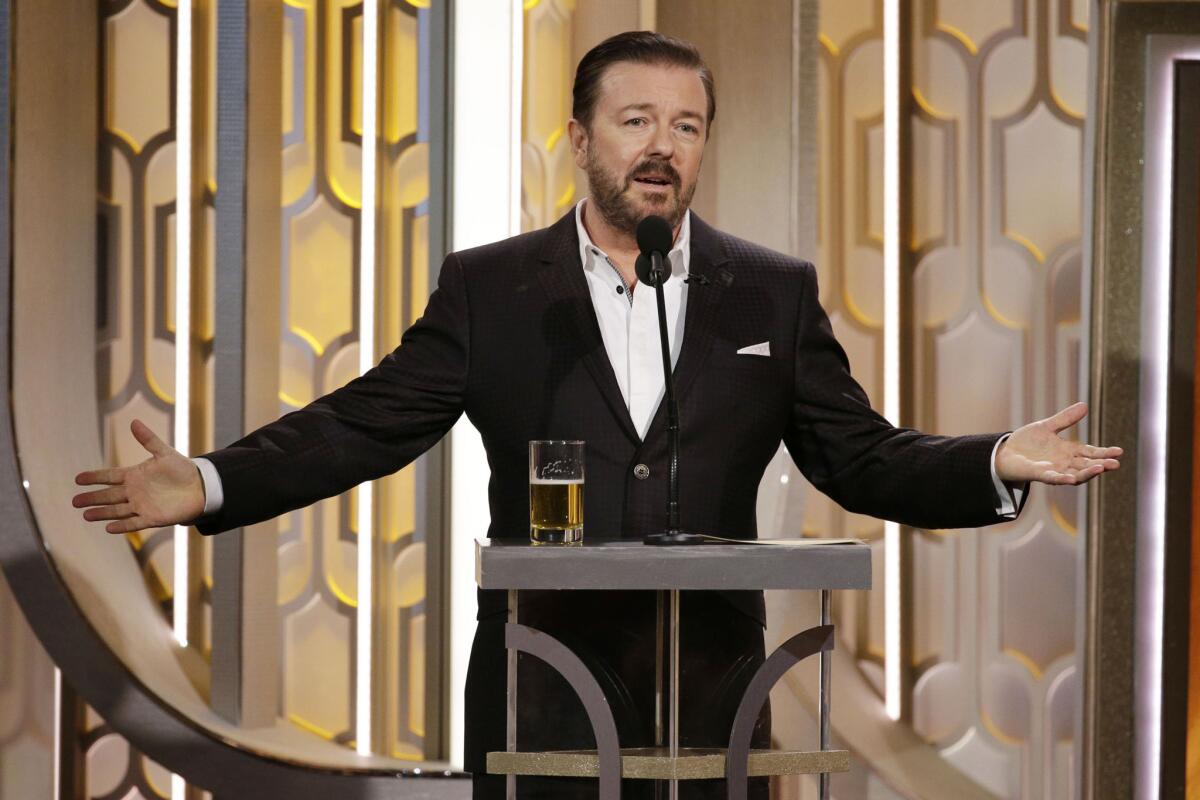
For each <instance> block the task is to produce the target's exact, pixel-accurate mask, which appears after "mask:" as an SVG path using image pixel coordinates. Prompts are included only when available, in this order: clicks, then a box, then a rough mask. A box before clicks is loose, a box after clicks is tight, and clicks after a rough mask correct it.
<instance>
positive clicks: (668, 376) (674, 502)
mask: <svg viewBox="0 0 1200 800" xmlns="http://www.w3.org/2000/svg"><path fill="white" fill-rule="evenodd" d="M650 277H651V278H652V279H653V280H652V282H653V284H654V294H655V296H656V297H657V298H658V336H659V340H660V342H661V343H662V363H663V385H664V387H665V389H666V395H665V399H666V402H667V451H668V453H669V458H670V468H669V472H668V475H669V484H668V489H667V529H666V531H664V532H663V533H648V534H646V536H645V537H644V538H643V540H642V541H643V543H644V544H652V545H680V544H703V543H704V537H702V536H698V535H696V534H694V533H684V532H683V531H681V530H680V529H679V404H678V403H677V402H676V401H675V374H674V371H673V370H672V369H671V340H670V339H668V338H667V301H666V298H665V296H664V295H663V284H664V283H666V280H665V278H666V272H665V266H664V264H663V257H662V253H659V252H657V251H655V252H652V253H651V254H650Z"/></svg>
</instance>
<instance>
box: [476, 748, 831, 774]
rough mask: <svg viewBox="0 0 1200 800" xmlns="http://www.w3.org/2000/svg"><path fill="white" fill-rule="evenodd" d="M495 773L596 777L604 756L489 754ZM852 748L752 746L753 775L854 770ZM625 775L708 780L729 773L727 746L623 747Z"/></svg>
mask: <svg viewBox="0 0 1200 800" xmlns="http://www.w3.org/2000/svg"><path fill="white" fill-rule="evenodd" d="M487 771H488V774H491V775H554V776H561V777H573V778H595V777H598V776H599V774H600V757H599V756H598V755H597V754H596V751H595V750H556V751H549V752H544V753H507V752H503V751H496V752H491V753H488V754H487ZM849 771H850V752H849V751H848V750H751V751H750V768H749V775H750V777H760V776H764V775H813V774H820V773H823V772H849ZM621 777H622V778H642V779H648V780H703V779H709V778H724V777H725V748H721V747H684V748H680V750H679V756H678V757H677V758H671V756H670V755H668V750H667V748H665V747H623V748H621Z"/></svg>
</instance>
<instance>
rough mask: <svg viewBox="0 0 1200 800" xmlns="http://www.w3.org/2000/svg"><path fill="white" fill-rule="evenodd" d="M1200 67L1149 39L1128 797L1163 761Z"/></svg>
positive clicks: (1148, 783)
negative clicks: (1173, 498)
mask: <svg viewBox="0 0 1200 800" xmlns="http://www.w3.org/2000/svg"><path fill="white" fill-rule="evenodd" d="M1195 59H1200V45H1198V44H1197V43H1196V41H1195V40H1188V39H1185V38H1181V37H1170V36H1151V37H1150V57H1149V65H1148V73H1149V91H1148V92H1147V93H1146V111H1145V119H1146V137H1145V147H1146V156H1145V161H1146V173H1145V185H1144V188H1143V192H1144V194H1143V198H1142V204H1143V208H1144V209H1145V212H1144V214H1143V216H1142V219H1143V220H1145V226H1144V228H1143V229H1142V308H1141V314H1142V348H1141V358H1142V370H1141V381H1140V387H1139V389H1140V397H1139V406H1140V407H1141V418H1140V420H1139V430H1138V498H1139V510H1138V535H1137V601H1136V608H1137V632H1136V658H1137V661H1136V665H1135V669H1134V675H1135V681H1134V691H1135V693H1136V694H1135V700H1134V717H1135V719H1136V721H1137V725H1136V729H1137V732H1138V736H1137V740H1136V743H1135V753H1134V776H1135V784H1134V791H1135V792H1136V797H1137V798H1138V800H1152V798H1157V797H1158V796H1159V782H1160V777H1161V766H1160V763H1159V762H1160V758H1161V754H1162V741H1161V739H1162V706H1161V702H1162V697H1163V695H1162V669H1163V663H1162V659H1163V586H1164V581H1165V578H1164V565H1163V554H1164V549H1165V544H1166V500H1167V498H1166V477H1167V464H1166V453H1167V379H1168V359H1169V357H1170V344H1169V341H1170V332H1171V313H1170V312H1171V306H1170V302H1171V297H1170V288H1171V287H1170V281H1171V263H1170V258H1171V202H1172V196H1171V195H1172V192H1171V177H1172V175H1171V171H1172V170H1171V168H1172V164H1173V158H1172V155H1173V153H1174V137H1173V126H1174V117H1175V109H1174V103H1173V100H1174V94H1175V61H1177V60H1195Z"/></svg>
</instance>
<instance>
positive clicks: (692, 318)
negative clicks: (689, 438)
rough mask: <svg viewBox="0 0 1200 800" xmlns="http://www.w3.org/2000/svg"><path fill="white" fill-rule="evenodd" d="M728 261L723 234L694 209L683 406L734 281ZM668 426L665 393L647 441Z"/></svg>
mask: <svg viewBox="0 0 1200 800" xmlns="http://www.w3.org/2000/svg"><path fill="white" fill-rule="evenodd" d="M728 263H729V257H728V255H727V254H726V252H725V248H724V245H723V243H722V242H721V235H720V234H719V233H718V232H717V231H716V230H715V229H713V228H712V227H710V226H709V225H708V224H707V223H706V222H704V221H703V220H702V219H700V217H698V216H697V215H696V213H695V212H692V241H691V256H690V259H689V262H688V275H689V283H688V291H687V309H686V311H685V316H684V322H683V344H682V346H681V347H680V349H679V360H678V361H676V362H675V398H676V400H677V401H678V402H679V404H680V406H682V405H683V397H684V396H685V395H686V394H687V391H688V388H689V387H690V386H691V384H692V382H693V381H694V380H695V379H696V376H697V375H699V374H700V372H701V371H702V369H703V367H704V362H705V361H706V360H707V358H708V352H709V350H711V349H712V344H713V338H714V334H715V333H716V330H717V320H718V319H719V312H720V309H721V300H722V298H723V297H724V295H725V291H726V290H727V289H728V288H729V286H730V285H731V284H732V283H733V273H732V272H731V271H730V270H729V269H727V268H726V265H727V264H728ZM666 426H667V408H666V396H665V395H664V397H663V401H662V402H661V403H659V406H658V410H657V411H656V412H655V414H654V420H653V421H652V422H651V423H650V428H649V429H648V430H647V431H646V441H649V440H650V439H651V438H652V437H654V436H657V435H661V434H663V433H665V431H666Z"/></svg>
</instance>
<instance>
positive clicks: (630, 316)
mask: <svg viewBox="0 0 1200 800" xmlns="http://www.w3.org/2000/svg"><path fill="white" fill-rule="evenodd" d="M585 203H587V200H586V199H584V200H580V201H579V203H578V204H577V205H576V206H575V228H576V230H577V231H578V232H579V260H580V261H581V262H582V263H583V274H584V277H585V278H586V279H587V286H588V293H589V294H590V295H591V298H592V307H593V308H595V310H596V321H597V322H599V323H600V336H601V338H602V339H603V340H604V349H605V351H606V352H607V353H608V360H609V361H610V362H611V363H612V368H613V373H614V374H615V375H616V377H617V385H618V386H619V387H620V388H621V396H622V397H624V398H625V404H626V406H628V408H629V416H630V417H631V418H632V419H633V425H634V428H636V429H637V432H638V436H641V437H643V438H644V437H645V435H646V431H647V430H648V429H649V428H650V422H651V420H653V419H654V415H655V412H657V410H658V406H659V404H660V403H661V402H662V398H663V395H664V394H665V392H666V388H665V384H664V382H663V368H662V348H661V345H660V343H659V335H658V299H657V297H656V296H655V295H656V293H655V291H654V288H653V287H650V286H645V287H643V286H641V285H640V284H639V285H638V286H635V287H633V288H632V290H631V288H630V287H629V286H628V285H627V284H626V283H625V280H624V279H623V278H622V277H621V273H620V272H619V271H618V270H617V268H616V266H615V265H614V264H613V262H612V260H611V259H610V258H609V257H608V256H607V255H606V254H605V253H604V251H603V250H601V249H600V248H599V247H596V245H595V244H593V243H592V237H591V236H589V235H588V232H587V228H586V227H585V226H584V224H583V215H584V204H585ZM691 230H692V212H691V211H690V210H688V211H685V212H684V215H683V222H682V224H681V225H680V226H679V235H678V236H677V237H676V239H675V245H674V247H672V248H671V252H670V253H668V254H667V261H668V263H669V264H670V267H671V279H670V280H668V281H667V282H666V283H665V284H663V299H664V300H665V301H666V307H667V309H666V310H667V340H668V341H669V342H670V345H671V366H672V367H674V365H675V362H676V361H678V360H679V349H680V347H681V346H682V344H683V323H684V320H685V318H686V316H687V314H686V311H687V291H688V286H687V283H686V278H687V276H688V266H689V264H690V263H691V252H692V251H691ZM1007 438H1008V437H1007V435H1006V436H1003V437H1001V438H1000V440H999V441H997V442H996V446H995V447H993V448H992V459H991V465H992V482H993V484H994V485H995V488H996V513H997V514H999V515H1001V516H1004V517H1009V518H1012V517H1015V516H1016V511H1017V506H1018V505H1019V504H1020V500H1021V489H1020V488H1016V489H1014V488H1011V487H1009V486H1007V485H1006V484H1005V483H1004V482H1003V481H1001V480H1000V476H999V475H997V474H996V451H997V450H999V448H1000V444H1001V443H1002V442H1004V440H1005V439H1007ZM192 461H193V462H194V463H195V464H196V468H197V469H199V470H200V477H201V479H202V481H203V483H204V514H206V515H207V514H212V513H215V512H216V511H218V510H220V508H221V505H222V504H223V501H224V494H223V492H222V487H221V477H220V475H219V474H218V473H217V469H216V467H214V466H213V464H212V462H211V461H209V460H208V459H206V458H194V459H192Z"/></svg>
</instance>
